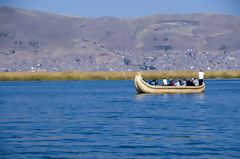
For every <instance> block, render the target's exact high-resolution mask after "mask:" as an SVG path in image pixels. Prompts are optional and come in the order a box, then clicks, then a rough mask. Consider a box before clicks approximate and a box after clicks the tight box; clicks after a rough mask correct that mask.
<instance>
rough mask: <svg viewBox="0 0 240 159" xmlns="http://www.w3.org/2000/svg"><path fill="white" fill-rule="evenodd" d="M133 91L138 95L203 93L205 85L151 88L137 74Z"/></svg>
mask: <svg viewBox="0 0 240 159" xmlns="http://www.w3.org/2000/svg"><path fill="white" fill-rule="evenodd" d="M134 85H135V89H136V90H137V92H138V93H155V94H161V93H162V94H164V93H203V92H204V89H205V83H203V84H202V85H201V86H152V85H150V84H148V83H147V82H146V81H145V80H144V79H143V78H142V76H141V74H140V73H138V74H137V75H136V76H135V80H134Z"/></svg>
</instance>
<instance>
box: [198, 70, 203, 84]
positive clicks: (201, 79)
mask: <svg viewBox="0 0 240 159" xmlns="http://www.w3.org/2000/svg"><path fill="white" fill-rule="evenodd" d="M198 75H199V86H201V85H202V83H203V79H204V72H203V71H202V70H200V71H199V73H198Z"/></svg>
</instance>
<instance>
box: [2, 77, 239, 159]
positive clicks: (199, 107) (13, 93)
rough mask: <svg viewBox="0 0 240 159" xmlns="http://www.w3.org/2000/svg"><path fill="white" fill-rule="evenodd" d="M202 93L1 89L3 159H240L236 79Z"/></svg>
mask: <svg viewBox="0 0 240 159" xmlns="http://www.w3.org/2000/svg"><path fill="white" fill-rule="evenodd" d="M205 83H206V90H205V93H203V94H159V95H153V94H143V95H137V94H136V93H137V92H136V91H135V89H134V85H133V81H60V82H55V81H50V82H49V81H48V82H0V158H144V159H145V158H149V159H152V158H183V159H186V158H240V79H234V80H205Z"/></svg>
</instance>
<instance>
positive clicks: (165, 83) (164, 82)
mask: <svg viewBox="0 0 240 159" xmlns="http://www.w3.org/2000/svg"><path fill="white" fill-rule="evenodd" d="M167 85H168V82H167V80H166V78H163V81H162V86H167Z"/></svg>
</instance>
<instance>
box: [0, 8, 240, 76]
mask: <svg viewBox="0 0 240 159" xmlns="http://www.w3.org/2000/svg"><path fill="white" fill-rule="evenodd" d="M239 26H240V17H238V16H230V15H218V14H189V15H173V14H160V15H152V16H146V17H139V18H115V17H101V18H86V17H73V16H64V15H56V14H52V13H45V12H39V11H28V10H22V9H15V8H10V7H0V71H1V72H4V71H5V72H6V71H20V72H21V71H70V70H81V71H146V70H153V71H154V70H156V71H178V70H199V69H200V68H201V69H203V70H240V64H239V61H240V27H239Z"/></svg>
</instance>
